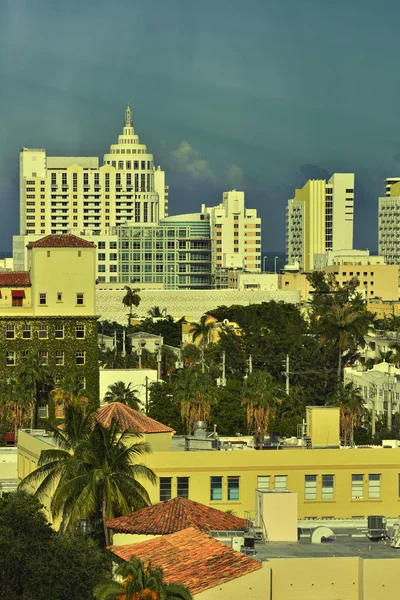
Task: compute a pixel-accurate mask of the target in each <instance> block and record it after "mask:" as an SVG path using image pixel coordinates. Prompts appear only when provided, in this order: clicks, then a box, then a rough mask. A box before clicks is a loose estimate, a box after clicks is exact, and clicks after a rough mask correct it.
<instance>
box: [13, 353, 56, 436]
mask: <svg viewBox="0 0 400 600" xmlns="http://www.w3.org/2000/svg"><path fill="white" fill-rule="evenodd" d="M17 377H18V381H19V385H20V389H21V390H22V393H23V395H25V396H29V397H30V405H31V428H32V429H34V428H35V427H36V425H37V412H38V405H39V401H40V398H41V396H42V394H43V392H46V388H47V386H48V385H49V384H50V382H51V375H50V371H49V368H48V366H47V365H45V364H44V363H43V357H42V356H41V355H40V354H39V352H36V351H32V352H30V353H29V354H28V355H27V356H26V357H25V358H24V361H23V363H22V364H21V366H20V367H19V369H18V371H17Z"/></svg>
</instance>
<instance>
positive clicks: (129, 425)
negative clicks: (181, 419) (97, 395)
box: [95, 402, 175, 433]
mask: <svg viewBox="0 0 400 600" xmlns="http://www.w3.org/2000/svg"><path fill="white" fill-rule="evenodd" d="M95 418H96V420H97V421H100V423H103V425H105V426H106V427H109V425H110V423H111V421H112V419H115V420H116V421H118V423H119V424H120V425H121V431H124V430H125V429H133V430H135V431H139V432H140V433H175V432H174V430H173V429H172V428H171V427H167V426H166V425H163V424H162V423H159V422H158V421H155V420H154V419H150V417H146V415H144V414H143V413H141V412H139V411H138V410H133V408H129V406H126V404H121V402H110V403H109V404H104V406H100V408H99V409H98V411H97V414H96V417H95Z"/></svg>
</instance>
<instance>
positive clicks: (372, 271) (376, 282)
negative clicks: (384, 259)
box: [280, 263, 399, 312]
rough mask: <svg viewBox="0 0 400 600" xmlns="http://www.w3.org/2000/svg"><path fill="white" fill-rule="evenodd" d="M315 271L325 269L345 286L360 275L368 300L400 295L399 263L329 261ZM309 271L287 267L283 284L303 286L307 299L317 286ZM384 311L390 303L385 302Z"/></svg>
mask: <svg viewBox="0 0 400 600" xmlns="http://www.w3.org/2000/svg"><path fill="white" fill-rule="evenodd" d="M315 271H324V272H325V273H331V274H334V275H335V278H336V281H337V282H338V283H339V285H340V286H342V285H343V284H344V283H345V282H346V281H349V280H350V279H351V278H352V277H357V279H358V280H359V285H358V286H357V288H356V289H357V292H359V293H360V294H361V295H362V296H363V298H365V300H369V301H370V300H372V299H376V298H380V299H381V300H382V301H384V302H393V301H397V300H398V297H399V288H398V277H399V275H398V271H399V268H398V265H359V264H356V263H347V264H339V265H329V266H326V267H322V268H320V269H315ZM307 274H308V273H303V272H290V271H287V272H285V273H283V274H282V275H281V276H280V287H281V289H282V290H291V291H293V290H299V291H300V294H301V300H302V301H303V302H307V301H308V300H309V298H310V293H311V292H312V290H313V288H312V286H311V284H310V283H309V281H308V280H307ZM382 308H384V312H386V311H387V310H388V305H384V307H382ZM371 309H372V306H371ZM392 310H393V309H392ZM373 312H374V311H373Z"/></svg>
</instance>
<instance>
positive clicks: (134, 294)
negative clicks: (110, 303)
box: [122, 285, 140, 325]
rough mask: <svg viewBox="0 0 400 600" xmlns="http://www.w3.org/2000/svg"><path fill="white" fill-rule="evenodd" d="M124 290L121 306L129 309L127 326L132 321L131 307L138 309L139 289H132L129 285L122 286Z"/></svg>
mask: <svg viewBox="0 0 400 600" xmlns="http://www.w3.org/2000/svg"><path fill="white" fill-rule="evenodd" d="M124 287H125V290H126V294H125V296H124V297H123V298H122V304H123V305H124V306H126V307H127V308H129V315H128V324H129V325H130V322H131V319H132V307H133V306H135V307H138V306H139V304H140V296H139V294H138V292H139V291H140V290H139V289H132V288H131V287H130V286H129V285H126V286H124Z"/></svg>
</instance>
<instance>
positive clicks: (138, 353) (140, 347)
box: [136, 340, 146, 369]
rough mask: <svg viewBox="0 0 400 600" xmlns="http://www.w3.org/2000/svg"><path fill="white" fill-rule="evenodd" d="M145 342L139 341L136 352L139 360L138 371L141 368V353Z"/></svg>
mask: <svg viewBox="0 0 400 600" xmlns="http://www.w3.org/2000/svg"><path fill="white" fill-rule="evenodd" d="M145 345H146V342H145V341H144V340H139V344H138V347H137V350H136V354H137V355H138V358H139V369H141V368H142V351H143V348H144V347H145Z"/></svg>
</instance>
